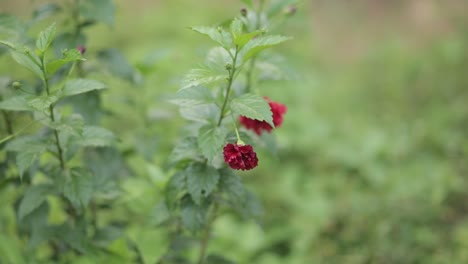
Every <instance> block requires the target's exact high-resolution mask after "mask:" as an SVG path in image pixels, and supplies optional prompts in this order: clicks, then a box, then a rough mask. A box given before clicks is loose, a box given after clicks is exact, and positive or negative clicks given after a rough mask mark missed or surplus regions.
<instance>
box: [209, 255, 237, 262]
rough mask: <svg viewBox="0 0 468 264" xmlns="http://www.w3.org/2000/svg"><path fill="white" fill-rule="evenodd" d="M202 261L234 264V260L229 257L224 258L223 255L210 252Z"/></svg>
mask: <svg viewBox="0 0 468 264" xmlns="http://www.w3.org/2000/svg"><path fill="white" fill-rule="evenodd" d="M204 263H205V264H235V262H233V261H231V260H229V259H226V258H225V257H223V256H219V255H211V254H210V255H209V256H208V257H207V258H206V260H205V262H204Z"/></svg>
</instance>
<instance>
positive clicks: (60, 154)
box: [41, 54, 65, 170]
mask: <svg viewBox="0 0 468 264" xmlns="http://www.w3.org/2000/svg"><path fill="white" fill-rule="evenodd" d="M44 57H45V55H44V54H42V56H41V69H42V75H43V81H44V87H45V90H46V93H47V95H48V96H50V88H49V78H48V77H47V72H46V67H45V62H44V61H45V58H44ZM49 114H50V120H51V121H52V122H55V114H54V105H53V104H51V105H50V106H49ZM54 137H55V145H56V146H57V151H58V159H59V162H60V168H61V169H62V170H65V159H64V157H63V149H62V145H61V144H60V137H59V134H58V131H57V129H54Z"/></svg>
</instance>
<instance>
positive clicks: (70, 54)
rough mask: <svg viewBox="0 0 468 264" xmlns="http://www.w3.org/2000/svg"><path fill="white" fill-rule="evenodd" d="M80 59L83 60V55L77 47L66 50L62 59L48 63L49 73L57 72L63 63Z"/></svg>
mask: <svg viewBox="0 0 468 264" xmlns="http://www.w3.org/2000/svg"><path fill="white" fill-rule="evenodd" d="M79 60H83V56H82V55H81V53H80V52H79V51H78V50H77V49H71V50H65V51H64V52H63V55H62V58H61V59H58V60H53V61H51V62H49V63H47V65H46V69H47V73H48V74H50V75H52V74H54V73H55V72H57V70H58V69H60V68H61V67H62V66H63V65H65V64H67V63H69V62H73V61H79Z"/></svg>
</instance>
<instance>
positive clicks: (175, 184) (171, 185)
mask: <svg viewBox="0 0 468 264" xmlns="http://www.w3.org/2000/svg"><path fill="white" fill-rule="evenodd" d="M186 182H187V178H186V173H185V171H179V172H177V173H176V174H174V175H173V176H172V177H171V179H170V180H169V182H168V183H167V185H166V188H165V198H166V203H167V206H168V207H169V208H171V209H173V208H174V207H175V204H176V202H177V200H178V199H179V197H180V196H179V195H180V194H181V193H184V192H185V190H186V186H187V183H186Z"/></svg>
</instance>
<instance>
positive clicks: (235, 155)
mask: <svg viewBox="0 0 468 264" xmlns="http://www.w3.org/2000/svg"><path fill="white" fill-rule="evenodd" d="M224 161H225V162H226V163H227V164H229V166H230V167H231V168H233V169H235V170H251V169H253V168H255V167H257V165H258V159H257V154H256V153H255V151H254V150H253V148H252V146H251V145H238V144H231V143H229V144H227V145H226V146H225V147H224Z"/></svg>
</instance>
